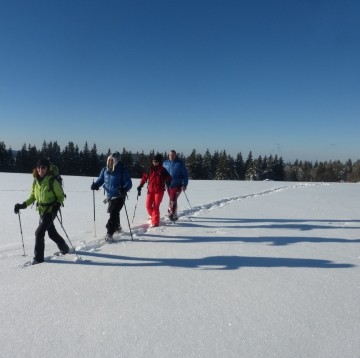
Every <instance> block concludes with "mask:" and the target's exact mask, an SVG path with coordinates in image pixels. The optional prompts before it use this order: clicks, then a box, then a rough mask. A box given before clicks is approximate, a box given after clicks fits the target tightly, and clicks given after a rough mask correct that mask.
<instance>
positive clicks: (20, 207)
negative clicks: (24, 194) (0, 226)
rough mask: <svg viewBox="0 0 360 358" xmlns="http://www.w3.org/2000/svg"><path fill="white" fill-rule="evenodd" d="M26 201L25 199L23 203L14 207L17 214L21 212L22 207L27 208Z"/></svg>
mask: <svg viewBox="0 0 360 358" xmlns="http://www.w3.org/2000/svg"><path fill="white" fill-rule="evenodd" d="M26 206H27V205H26V203H25V201H24V202H23V203H22V204H19V203H18V204H15V207H14V213H15V214H18V213H19V211H20V209H26Z"/></svg>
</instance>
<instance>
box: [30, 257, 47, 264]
mask: <svg viewBox="0 0 360 358" xmlns="http://www.w3.org/2000/svg"><path fill="white" fill-rule="evenodd" d="M42 262H44V260H36V259H35V257H34V258H33V259H32V261H31V265H37V264H41V263H42Z"/></svg>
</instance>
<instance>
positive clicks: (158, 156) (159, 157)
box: [152, 154, 163, 163]
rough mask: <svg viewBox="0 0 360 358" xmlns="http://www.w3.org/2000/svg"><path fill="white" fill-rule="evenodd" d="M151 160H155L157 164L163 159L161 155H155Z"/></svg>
mask: <svg viewBox="0 0 360 358" xmlns="http://www.w3.org/2000/svg"><path fill="white" fill-rule="evenodd" d="M152 160H156V161H157V162H158V163H162V160H163V157H162V155H161V154H156V155H154V156H153V159H152Z"/></svg>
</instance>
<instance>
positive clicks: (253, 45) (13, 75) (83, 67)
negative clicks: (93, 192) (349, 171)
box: [0, 0, 360, 161]
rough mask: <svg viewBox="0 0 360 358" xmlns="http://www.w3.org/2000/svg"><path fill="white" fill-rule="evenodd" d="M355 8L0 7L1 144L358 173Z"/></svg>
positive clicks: (275, 0)
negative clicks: (333, 163) (334, 163)
mask: <svg viewBox="0 0 360 358" xmlns="http://www.w3.org/2000/svg"><path fill="white" fill-rule="evenodd" d="M359 19H360V1H359V0H336V1H334V0H321V1H320V0H296V1H295V0H282V1H279V0H247V1H241V0H238V1H235V0H113V1H107V0H97V1H94V0H82V1H79V0H42V1H39V0H2V1H0V51H1V52H0V122H1V132H0V133H1V135H0V141H4V142H5V144H6V145H7V147H10V146H11V147H12V149H20V148H21V145H22V144H24V143H26V144H32V145H36V146H37V147H38V148H39V149H40V148H41V145H42V143H43V141H44V140H46V141H48V142H49V141H57V142H58V144H59V145H60V147H61V148H62V149H63V148H64V147H65V145H66V144H67V143H68V142H69V141H72V142H74V143H75V144H78V145H79V147H80V149H82V148H83V146H84V144H85V142H86V141H87V142H88V144H89V146H90V147H92V145H93V144H94V143H96V145H97V147H98V151H99V153H101V152H104V153H105V152H107V150H108V148H110V149H111V150H120V151H121V150H122V148H123V147H125V148H126V149H127V150H131V151H133V152H136V151H139V152H141V151H144V152H145V153H147V152H149V151H150V150H152V149H154V150H155V151H168V150H170V149H176V150H177V151H178V152H183V153H184V154H185V155H188V154H190V153H191V151H192V150H193V149H196V151H197V152H199V153H202V154H203V153H205V151H206V149H207V148H208V149H209V150H210V151H211V152H214V151H215V150H219V151H220V150H226V152H227V153H228V154H231V155H236V154H237V153H239V152H241V153H242V154H243V156H244V157H246V156H247V155H248V152H249V151H250V150H252V152H253V155H254V156H258V155H263V156H264V155H267V156H268V155H270V154H272V155H275V154H277V155H280V156H282V157H283V158H284V160H290V161H293V160H295V159H296V158H298V159H300V160H311V161H314V160H337V159H339V160H342V161H344V160H346V159H348V158H350V159H352V160H356V159H360V140H359V133H360V21H359Z"/></svg>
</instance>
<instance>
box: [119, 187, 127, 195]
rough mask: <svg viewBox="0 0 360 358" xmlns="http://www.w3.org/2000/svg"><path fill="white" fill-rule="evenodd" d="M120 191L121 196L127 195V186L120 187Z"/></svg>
mask: <svg viewBox="0 0 360 358" xmlns="http://www.w3.org/2000/svg"><path fill="white" fill-rule="evenodd" d="M119 193H120V196H126V193H127V190H126V188H120V189H119Z"/></svg>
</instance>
